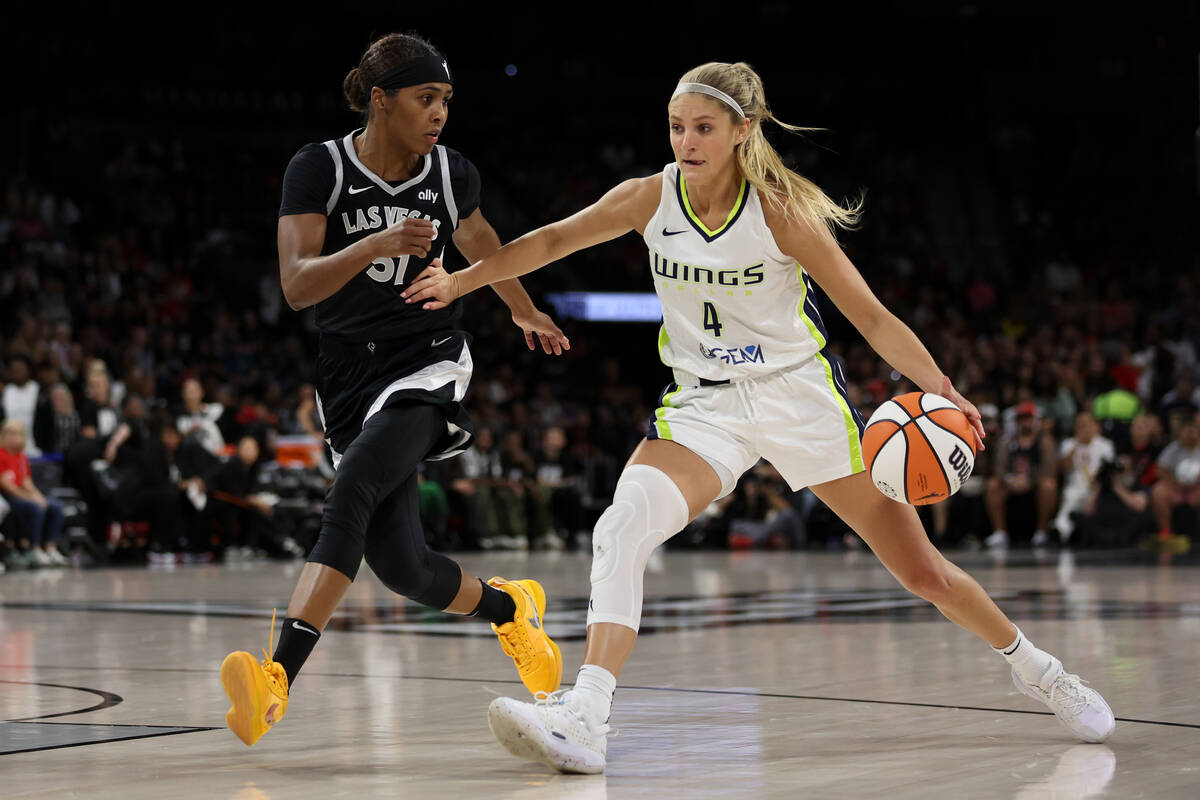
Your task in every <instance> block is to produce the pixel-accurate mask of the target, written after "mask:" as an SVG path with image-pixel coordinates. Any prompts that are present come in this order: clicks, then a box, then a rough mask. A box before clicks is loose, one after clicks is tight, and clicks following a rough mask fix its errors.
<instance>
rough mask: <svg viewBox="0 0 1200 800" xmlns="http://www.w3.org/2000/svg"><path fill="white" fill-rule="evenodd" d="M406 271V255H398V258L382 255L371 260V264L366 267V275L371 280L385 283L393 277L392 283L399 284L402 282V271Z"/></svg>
mask: <svg viewBox="0 0 1200 800" xmlns="http://www.w3.org/2000/svg"><path fill="white" fill-rule="evenodd" d="M406 272H408V256H400V257H399V258H388V257H387V256H383V257H382V258H377V259H375V260H374V261H372V262H371V266H369V267H367V275H368V276H369V277H370V278H371V280H373V281H379V282H380V283H387V282H388V281H390V280H392V279H393V278H395V282H394V284H393V285H395V286H400V285H402V284H403V283H404V273H406Z"/></svg>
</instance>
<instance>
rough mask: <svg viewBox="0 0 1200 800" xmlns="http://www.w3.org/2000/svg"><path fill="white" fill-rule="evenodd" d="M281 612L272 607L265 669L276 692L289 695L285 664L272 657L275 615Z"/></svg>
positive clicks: (264, 656) (264, 658) (263, 660)
mask: <svg viewBox="0 0 1200 800" xmlns="http://www.w3.org/2000/svg"><path fill="white" fill-rule="evenodd" d="M277 613H279V609H277V608H272V609H271V630H270V632H269V633H268V634H267V647H268V648H269V649H264V650H263V651H262V654H263V659H262V666H263V671H264V672H266V673H267V677H268V678H270V679H271V680H272V681H273V682H274V683H275V689H274V691H275V694H277V695H278V696H280V697H286V696H287V693H288V691H287V688H286V687H287V671H286V670H285V669H284V668H283V665H282V664H280V663H279V662H278V661H275V660H274V659H272V658H271V653H273V652H275V615H276V614H277Z"/></svg>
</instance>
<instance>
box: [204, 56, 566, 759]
mask: <svg viewBox="0 0 1200 800" xmlns="http://www.w3.org/2000/svg"><path fill="white" fill-rule="evenodd" d="M343 90H344V92H345V95H346V98H347V100H348V101H349V103H350V107H351V108H352V109H354V110H356V111H360V112H364V113H365V116H366V125H365V127H363V128H360V129H359V130H356V131H354V132H352V133H350V134H348V135H347V136H345V137H344V138H342V139H337V140H330V141H327V142H324V143H323V144H309V145H306V146H304V147H303V148H301V150H300V151H299V152H298V153H297V154H296V155H295V156H294V157H293V158H292V161H291V163H290V164H288V168H287V171H286V173H285V174H284V179H283V202H282V205H281V207H280V210H279V228H278V245H279V265H280V279H281V281H282V285H283V292H284V295H285V296H286V298H287V301H288V304H289V305H291V306H292V308H295V309H300V308H305V307H308V306H315V307H316V322H317V328H318V329H319V331H320V334H321V338H320V355H319V360H318V365H317V367H318V377H317V393H316V399H317V409H318V412H319V413H320V416H321V422H322V424H323V426H324V429H325V438H326V441H327V442H328V444H329V446H330V449H331V451H332V453H333V459H334V466H335V468H336V469H337V472H336V475H335V478H334V481H333V484H332V486H331V487H330V489H329V493H328V496H327V497H326V503H325V512H324V516H323V518H322V520H321V532H320V535H319V537H318V539H317V542H316V544H315V545H314V547H313V550H312V553H311V554H310V555H309V559H308V563H307V564H305V565H304V569H303V571H302V572H301V574H300V579H299V581H298V583H297V585H296V588H295V591H294V592H293V594H292V598H291V602H290V603H289V605H288V610H287V618H286V619H285V620H284V622H283V630H282V632H281V634H280V637H279V645H278V647H277V648H276V649H275V652H274V654H273V655H268V654H267V653H266V652H265V651H264V656H266V658H264V660H263V661H262V662H261V663H259V662H258V661H257V660H255V658H254V656H252V655H250V653H247V652H244V651H239V652H234V653H230V654H229V655H228V656H227V657H226V658H225V661H224V662H223V663H222V665H221V681H222V683H223V685H224V686H225V690H226V692H227V693H228V694H229V696H230V700H231V701H232V707H231V708H230V710H229V712H228V713H227V714H226V716H225V719H226V723H227V724H228V725H229V727H230V729H231V730H233V732H234V733H236V734H237V735H238V737H239V738H241V739H242V741H244V742H245V743H246V744H247V745H251V744H254V742H256V741H257V740H258V739H259V737H261V736H262V735H263V734H264V733H266V731H267V730H268V729H269V728H270V727H271V726H272V725H274V724H275V723H276V722H278V721H279V719H280V718H281V717H282V716H283V714H284V712H285V711H286V710H287V703H288V691H289V688H290V686H291V685H292V684H293V683H294V681H295V679H296V673H297V672H298V671H299V670H300V667H301V665H303V663H304V661H305V659H307V658H308V655H309V654H310V653H311V652H312V649H313V646H314V645H315V644H316V643H317V639H318V638H319V637H320V635H321V631H322V630H323V629H324V627H325V625H326V623H328V621H329V619H330V617H331V616H332V614H333V611H334V609H335V608H336V607H337V605H338V603H339V602H340V601H341V599H342V596H343V595H344V594H345V592H346V589H348V588H349V586H350V583H351V582H352V581H353V580H354V577H355V574H356V573H357V571H358V568H359V565H360V564H361V562H362V561H363V559H364V557H365V558H366V562H367V564H368V565H370V567H371V569H372V570H374V572H375V574H376V575H377V576H378V577H379V579H380V580H381V581H382V582H383V583H384V584H385V585H386V586H388V587H389V588H390V589H392V590H393V591H395V592H397V593H399V594H402V595H404V596H406V597H409V598H411V599H413V600H415V601H417V602H419V603H422V604H424V605H426V606H430V607H432V608H437V609H444V610H445V611H448V612H450V613H455V614H477V615H479V616H480V617H483V618H485V619H488V620H490V621H491V623H492V627H493V630H495V631H496V633H497V635H498V636H499V637H500V643H501V646H502V647H503V649H504V651H505V652H506V653H508V654H509V655H510V656H512V658H513V660H514V661H515V662H516V664H517V670H518V673H519V674H520V676H521V678H522V680H523V681H524V682H525V684H526V686H527V687H528V688H529V690H530V691H531V692H539V691H546V692H552V691H554V690H555V689H557V688H558V685H559V681H560V679H561V676H562V659H561V657H560V655H559V652H558V647H557V646H556V645H555V644H554V642H553V641H551V640H550V638H549V637H548V636H546V635H545V632H544V627H543V625H542V624H541V617H542V614H543V613H544V611H545V603H546V599H545V593H544V592H543V591H542V588H541V586H540V585H538V584H537V583H536V582H535V581H531V580H523V581H511V582H510V581H505V580H503V579H501V578H493V579H492V580H491V581H489V582H488V583H484V582H483V581H481V580H480V579H479V578H476V577H474V576H472V575H469V574H468V573H466V572H464V571H463V570H462V569H461V568H460V567H459V565H458V564H457V563H455V562H454V561H452V560H450V559H449V558H446V557H445V556H443V555H440V554H438V553H435V552H432V551H430V550H428V549H427V548H426V546H425V539H424V533H423V531H422V529H421V523H420V517H419V515H418V504H417V474H416V470H417V465H418V463H419V462H420V461H421V460H423V459H442V458H447V457H450V456H453V455H457V454H458V453H461V452H462V451H463V450H464V449H466V447H467V446H468V443H469V442H470V439H471V430H472V428H471V422H470V420H469V419H468V418H467V415H466V414H465V412H464V411H463V409H462V407H461V406H460V403H461V402H462V399H463V395H464V394H465V393H466V390H467V383H468V381H469V380H470V378H471V354H470V350H469V349H468V338H469V337H468V336H467V334H466V333H464V332H463V331H461V330H459V324H460V321H461V317H462V309H461V307H460V305H459V304H458V303H455V304H453V305H452V306H450V307H447V308H445V309H443V310H441V311H439V312H437V313H433V314H431V313H429V312H427V311H423V310H421V309H419V308H416V307H413V306H409V305H407V304H406V303H405V302H404V299H403V298H402V297H401V296H400V292H401V291H403V290H404V288H405V286H406V285H407V283H408V281H410V280H411V279H412V278H414V277H415V276H417V275H419V274H420V273H421V271H422V270H423V269H424V268H425V267H426V266H427V265H428V264H430V263H431V262H432V261H434V260H435V259H438V260H440V258H441V256H442V254H443V253H444V251H445V248H446V244H447V243H448V242H449V241H450V240H451V239H453V240H454V244H455V246H456V247H458V249H459V250H460V251H461V252H462V253H463V255H464V256H465V257H466V258H467V260H468V261H471V262H474V261H478V260H479V259H481V258H484V257H486V256H488V255H490V254H491V253H493V252H494V251H496V250H497V249H499V247H500V240H499V238H498V237H497V235H496V233H495V231H494V230H492V227H491V226H490V225H489V224H488V223H487V221H486V220H485V219H484V218H483V215H482V213H481V212H480V210H479V173H478V172H477V171H476V169H475V167H474V165H472V164H471V162H470V161H468V160H467V159H466V158H464V157H463V156H462V155H461V154H459V153H457V152H455V151H454V150H450V149H449V148H446V147H444V146H442V145H439V144H437V140H438V138H439V137H440V135H441V132H442V128H443V126H444V125H445V123H446V117H447V112H448V104H449V101H450V97H451V95H452V93H453V80H452V78H451V73H450V68H449V66H448V64H447V62H446V59H445V58H444V57H443V56H442V55H441V54H440V53H439V52H438V51H437V50H436V49H435V48H434V47H433V46H432V45H430V44H429V43H428V42H426V41H424V40H423V39H421V38H420V37H417V36H411V35H404V34H390V35H388V36H384V37H382V38H380V39H377V40H376V41H375V42H373V43H372V44H371V45H370V46H369V47H368V48H367V50H366V52H365V53H364V54H363V56H362V59H361V60H360V62H359V65H358V67H356V68H355V69H353V70H351V71H350V73H349V74H348V75H347V76H346V79H345V81H344V83H343ZM496 290H497V294H499V295H500V297H501V298H502V299H503V300H504V302H505V303H506V304H507V305H508V306H509V308H510V310H511V311H512V317H513V321H514V322H515V323H516V324H517V325H519V326H520V327H521V328H522V329H523V330H524V331H525V337H526V342H527V344H528V346H529V347H530V349H533V348H534V347H535V341H539V342H540V344H541V346H542V349H543V350H544V351H545V352H546V353H551V352H553V353H555V354H561V352H562V350H563V348H567V347H569V343H568V341H567V339H566V337H564V336H563V334H562V331H560V330H559V329H558V328H557V326H555V324H554V323H553V321H551V319H550V318H549V317H548V316H546V315H545V314H543V313H541V312H539V311H537V309H535V308H534V306H533V303H532V302H531V301H530V299H529V296H528V295H527V294H526V293H525V290H524V289H523V288H521V285H520V283H518V282H517V281H516V280H512V281H508V282H506V283H504V284H500V285H497V286H496ZM273 628H274V622H273V621H272V629H273Z"/></svg>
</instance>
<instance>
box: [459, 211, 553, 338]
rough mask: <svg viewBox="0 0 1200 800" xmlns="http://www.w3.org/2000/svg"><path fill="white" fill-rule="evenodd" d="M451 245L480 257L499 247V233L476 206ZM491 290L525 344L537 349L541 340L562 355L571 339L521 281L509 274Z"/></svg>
mask: <svg viewBox="0 0 1200 800" xmlns="http://www.w3.org/2000/svg"><path fill="white" fill-rule="evenodd" d="M454 246H455V247H457V248H458V252H460V253H462V254H463V256H465V257H466V259H467V261H471V262H474V261H480V260H482V259H484V258H486V257H488V256H490V255H491V254H492V253H495V252H496V251H497V250H499V249H500V237H499V236H498V235H497V234H496V230H495V229H494V228H493V227H492V226H491V225H490V224H489V223H488V221H487V220H486V219H484V217H483V212H482V211H480V210H479V209H475V211H474V212H473V213H472V214H471V215H470V216H469V217H467V218H466V219H464V220H462V221H461V222H460V223H459V225H458V230H456V231H455V232H454ZM492 290H493V291H495V292H496V294H497V295H499V296H500V299H501V300H503V301H504V305H506V306H508V310H509V311H510V312H511V313H512V320H513V323H514V324H515V325H517V326H518V327H519V328H520V329H521V330H522V331H523V332H524V333H525V345H526V346H527V347H528V348H529V349H530V350H534V349H536V344H535V342H540V343H541V345H542V350H543V351H545V353H546V354H547V355H549V354H550V353H553V354H554V355H556V356H560V355H562V351H563V350H570V349H571V341H570V340H569V339H567V337H566V334H564V333H563V332H562V331H561V330H560V329H559V327H558V326H557V325H555V324H554V320H553V319H551V318H550V315H548V314H545V313H543V312H541V311H539V310H538V309H537V307H535V306H534V304H533V300H531V299H530V297H529V294H528V293H527V292H526V291H525V287H524V286H522V285H521V281H519V280H518V279H516V278H511V279H509V280H506V281H500V282H499V283H494V284H492Z"/></svg>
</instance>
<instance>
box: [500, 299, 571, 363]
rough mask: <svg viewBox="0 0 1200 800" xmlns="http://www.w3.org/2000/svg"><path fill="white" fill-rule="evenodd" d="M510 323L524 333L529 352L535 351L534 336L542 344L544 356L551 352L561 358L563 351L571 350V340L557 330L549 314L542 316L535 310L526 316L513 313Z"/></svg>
mask: <svg viewBox="0 0 1200 800" xmlns="http://www.w3.org/2000/svg"><path fill="white" fill-rule="evenodd" d="M512 321H513V322H514V323H515V324H516V326H517V327H518V328H520V329H521V330H523V331H525V344H526V345H528V346H529V349H530V350H536V349H537V346H536V345H535V344H534V337H535V336H536V337H537V340H538V341H540V342H541V343H542V350H543V351H544V352H545V353H546V355H550V353H551V352H553V353H554V355H556V356H561V355H562V352H563V350H570V349H571V340H570V339H568V338H567V336H566V334H565V333H563V332H562V331H561V330H559V328H558V326H557V325H555V324H554V320H552V319H550V315H549V314H543V313H542V312H541V311H538V310H537V309H536V308H534V309H532V310H531V311H530V312H529V313H526V314H518V313H517V312H515V311H514V312H513V315H512Z"/></svg>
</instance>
